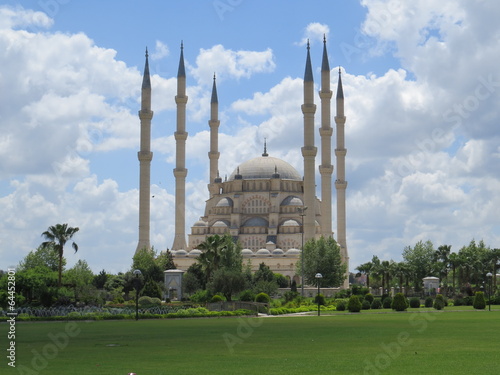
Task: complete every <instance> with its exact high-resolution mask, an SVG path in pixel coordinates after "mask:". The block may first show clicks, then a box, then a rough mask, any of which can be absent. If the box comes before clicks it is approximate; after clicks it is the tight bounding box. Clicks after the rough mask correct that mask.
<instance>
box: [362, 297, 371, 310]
mask: <svg viewBox="0 0 500 375" xmlns="http://www.w3.org/2000/svg"><path fill="white" fill-rule="evenodd" d="M370 307H371V303H370V301H368V300H366V299H365V300H364V301H363V303H362V304H361V310H370Z"/></svg>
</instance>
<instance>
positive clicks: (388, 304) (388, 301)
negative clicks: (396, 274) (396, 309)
mask: <svg viewBox="0 0 500 375" xmlns="http://www.w3.org/2000/svg"><path fill="white" fill-rule="evenodd" d="M382 307H383V308H384V309H390V308H392V297H385V298H384V300H383V301H382Z"/></svg>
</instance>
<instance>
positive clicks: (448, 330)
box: [0, 311, 500, 375]
mask: <svg viewBox="0 0 500 375" xmlns="http://www.w3.org/2000/svg"><path fill="white" fill-rule="evenodd" d="M7 329H8V325H7V324H5V323H2V324H1V326H0V337H1V340H0V342H1V343H2V348H1V349H2V352H3V353H5V352H7V350H6V349H8V346H7V344H6V341H7V340H6V338H7ZM499 333H500V311H492V312H488V311H465V312H452V311H448V312H446V311H445V312H436V311H429V312H421V313H414V312H413V311H410V312H406V313H386V314H372V313H369V312H362V313H361V314H355V315H328V316H321V317H317V316H302V317H269V318H219V319H216V318H215V319H178V320H170V319H168V320H167V319H165V320H143V321H138V322H136V321H97V322H88V323H87V322H70V323H68V322H50V323H45V322H25V323H22V322H18V323H17V325H16V365H17V368H16V369H15V370H14V369H11V368H9V367H8V366H7V362H8V359H7V358H6V356H5V355H2V359H1V361H2V362H1V363H0V373H1V374H51V375H57V374H64V375H69V374H76V375H80V374H82V375H86V374H93V375H98V374H104V375H115V374H116V375H126V374H128V373H131V372H135V373H137V375H153V374H154V375H160V374H165V375H166V374H252V375H253V374H454V375H457V374H498V373H500V338H499ZM4 346H5V347H4Z"/></svg>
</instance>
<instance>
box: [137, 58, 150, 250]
mask: <svg viewBox="0 0 500 375" xmlns="http://www.w3.org/2000/svg"><path fill="white" fill-rule="evenodd" d="M139 118H140V120H141V150H140V151H139V152H138V153H137V157H138V159H139V168H140V172H139V174H140V177H139V243H138V244H137V249H136V250H135V251H136V252H137V251H138V250H141V249H144V248H147V249H149V248H150V247H151V245H150V243H149V234H150V233H149V217H150V199H151V187H150V182H151V160H152V159H153V153H152V152H151V119H152V118H153V111H152V110H151V79H150V77H149V62H148V50H147V48H146V64H145V66H144V76H143V78H142V90H141V110H140V111H139Z"/></svg>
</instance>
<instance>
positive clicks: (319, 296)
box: [314, 293, 326, 306]
mask: <svg viewBox="0 0 500 375" xmlns="http://www.w3.org/2000/svg"><path fill="white" fill-rule="evenodd" d="M318 301H319V304H320V305H323V306H324V305H326V303H325V296H324V295H323V294H321V293H320V294H316V297H314V304H315V305H317V304H318Z"/></svg>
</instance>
